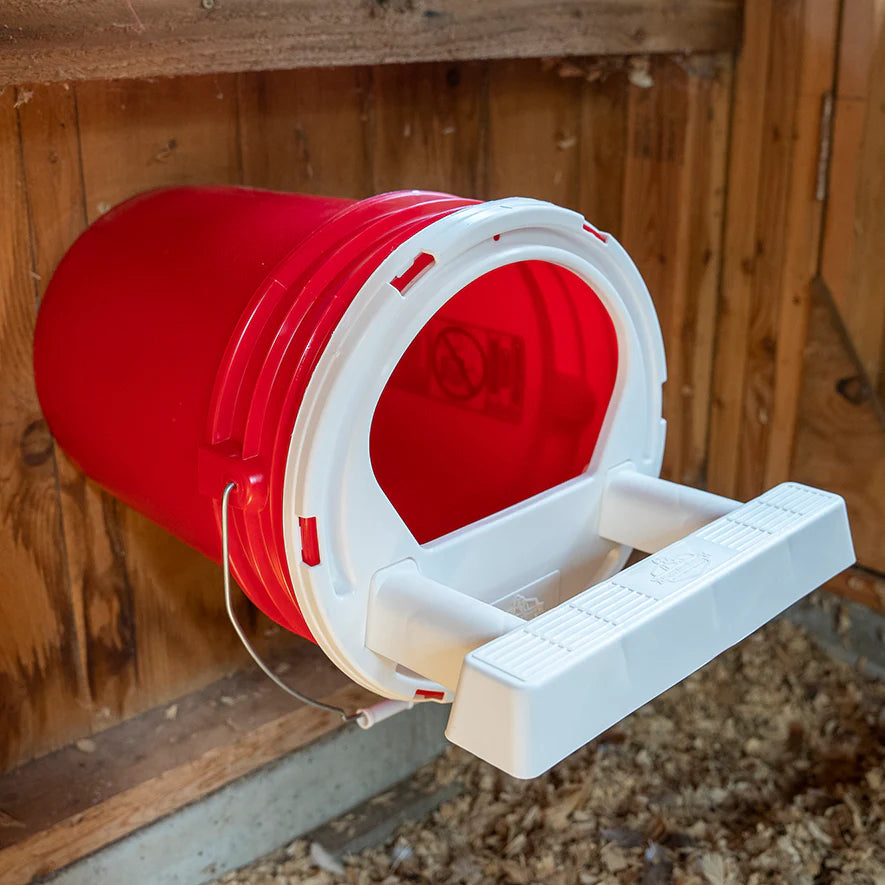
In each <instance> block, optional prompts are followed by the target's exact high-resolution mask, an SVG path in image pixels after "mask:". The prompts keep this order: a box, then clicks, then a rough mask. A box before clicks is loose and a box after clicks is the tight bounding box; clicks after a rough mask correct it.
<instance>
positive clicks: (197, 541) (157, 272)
mask: <svg viewBox="0 0 885 885" xmlns="http://www.w3.org/2000/svg"><path fill="white" fill-rule="evenodd" d="M471 202H473V201H470V200H463V199H460V198H457V197H452V196H449V195H443V194H433V193H427V192H419V191H409V192H403V193H398V194H387V195H382V196H380V197H374V198H372V199H369V200H364V201H362V202H351V201H348V200H338V199H326V198H321V197H305V196H300V195H296V194H278V193H271V192H269V191H258V190H252V189H247V188H231V187H180V188H169V189H163V190H157V191H150V192H147V193H145V194H141V195H139V196H137V197H134V198H132V199H130V200H128V201H126V202H125V203H122V204H121V205H119V206H117V207H116V208H114V209H113V210H111V211H110V212H108V213H107V214H106V215H104V216H102V218H100V219H99V220H98V221H96V222H95V223H94V224H93V225H91V226H90V227H89V228H88V230H86V231H85V232H84V233H83V234H82V235H81V236H80V238H79V239H78V240H77V241H76V243H75V244H74V245H73V246H72V247H71V249H70V250H69V252H68V254H67V255H66V256H65V258H64V259H63V260H62V262H61V264H60V265H59V267H58V269H57V270H56V272H55V275H54V276H53V279H52V281H51V283H50V285H49V287H48V290H47V292H46V296H45V298H44V299H43V303H42V305H41V309H40V313H39V316H38V321H37V329H36V333H35V341H34V365H35V371H36V380H37V391H38V394H39V397H40V402H41V405H42V407H43V411H44V414H45V416H46V419H47V421H48V422H49V426H50V428H51V429H52V432H53V434H54V435H55V437H56V439H57V440H58V442H59V444H60V445H61V446H62V448H63V449H65V451H66V452H68V454H69V455H70V456H71V457H72V458H73V459H74V460H75V461H76V462H77V463H78V464H79V465H80V467H81V468H82V469H83V470H84V472H86V473H87V474H88V475H89V476H91V477H92V478H93V479H95V480H96V481H97V482H98V483H100V484H101V485H102V486H104V487H105V488H106V489H108V490H109V491H111V492H112V493H113V494H115V495H116V496H117V497H119V498H121V499H122V500H123V501H125V502H126V503H127V504H129V505H130V506H132V507H134V508H135V509H137V510H139V511H141V512H142V513H145V514H146V515H147V516H149V517H150V518H151V519H153V520H155V521H156V522H157V523H159V524H160V525H162V526H164V527H165V528H167V529H168V530H169V531H171V532H172V533H173V534H175V535H176V536H178V537H179V538H181V539H182V540H184V541H186V542H187V543H188V544H190V545H191V546H193V547H195V548H196V549H197V550H199V551H201V552H202V553H204V554H205V555H207V556H209V557H210V558H212V559H214V560H215V561H216V562H218V561H220V559H221V533H220V512H221V511H220V500H221V494H222V492H223V489H224V486H225V484H226V483H227V482H230V481H233V482H236V483H237V484H238V485H237V490H236V491H235V492H234V494H233V495H232V496H231V504H232V512H231V533H232V537H231V563H232V568H233V572H234V575H235V577H236V578H237V581H238V582H239V584H240V586H241V587H242V588H243V590H244V591H245V592H246V593H247V595H248V596H249V597H250V598H251V599H252V601H253V602H255V604H256V605H258V606H259V607H260V608H261V609H262V610H263V611H265V612H266V613H267V614H268V615H269V616H270V617H272V618H273V619H274V620H276V621H277V622H279V623H280V624H282V625H283V626H286V627H288V628H289V629H291V630H294V631H295V632H297V633H301V634H302V635H304V636H308V637H309V636H310V632H309V630H308V628H307V625H306V624H305V622H304V619H303V617H302V615H301V612H300V610H299V609H298V605H297V602H296V600H295V593H294V590H293V587H292V581H291V578H290V576H289V571H288V567H287V563H286V556H285V548H284V542H283V526H282V494H283V481H284V478H285V461H286V455H287V452H288V444H289V438H290V436H291V433H292V427H293V426H294V422H295V416H296V415H297V411H298V405H299V404H300V402H301V398H302V396H303V394H304V389H305V387H306V385H307V382H308V380H309V379H310V375H311V372H312V371H313V367H314V366H315V365H316V360H317V359H318V358H319V355H320V354H321V353H322V349H323V347H324V346H325V344H326V342H327V340H328V338H329V336H330V335H331V332H332V330H333V329H334V328H335V325H336V324H337V322H338V320H339V319H340V317H341V315H342V314H343V312H344V311H345V310H346V308H347V306H348V305H349V304H350V302H351V301H352V299H353V297H354V296H355V295H356V293H357V292H358V290H359V288H360V286H361V285H362V283H363V282H364V281H365V279H366V278H367V277H368V275H369V274H370V273H371V271H372V270H373V269H374V268H375V267H377V265H378V263H379V262H380V261H381V260H382V259H383V258H384V257H386V256H387V255H388V254H389V253H390V251H391V250H392V249H393V248H395V247H396V246H397V245H399V244H400V243H401V242H403V240H405V239H407V238H408V237H409V236H411V235H412V234H413V233H416V232H417V231H418V230H420V229H421V228H423V227H425V226H426V225H427V224H429V223H431V222H432V221H434V220H436V219H437V218H439V217H441V215H444V214H447V213H449V212H452V211H454V210H455V209H458V208H461V207H462V206H465V205H468V204H469V203H471ZM213 487H215V488H214V492H213ZM305 515H306V516H315V514H305ZM321 548H322V539H321V538H320V539H319V540H318V549H321Z"/></svg>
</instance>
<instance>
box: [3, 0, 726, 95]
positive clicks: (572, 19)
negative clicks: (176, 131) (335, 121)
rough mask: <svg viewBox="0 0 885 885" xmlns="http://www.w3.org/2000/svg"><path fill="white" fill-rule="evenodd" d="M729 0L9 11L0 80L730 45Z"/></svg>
mask: <svg viewBox="0 0 885 885" xmlns="http://www.w3.org/2000/svg"><path fill="white" fill-rule="evenodd" d="M739 20H740V3H739V2H738V0H691V2H684V0H635V2H631V3H629V4H625V3H623V2H620V0H567V2H566V0H553V2H546V3H537V2H534V0H489V2H485V3H476V2H474V0H436V2H434V3H433V4H432V5H428V4H426V3H410V2H395V3H384V2H380V0H378V2H364V0H334V2H327V3H314V2H310V0H250V2H243V0H240V2H236V0H232V2H225V3H222V2H217V0H203V2H202V3H199V2H195V3H192V4H187V5H183V4H182V3H180V2H179V0H135V2H127V3H119V2H116V0H84V2H79V3H77V4H74V5H70V4H69V6H68V7H67V8H66V10H65V15H64V16H59V15H58V14H57V10H56V9H55V6H54V5H53V4H52V3H50V2H47V0H21V2H18V3H15V4H14V5H13V6H12V7H11V8H9V9H7V10H6V11H5V14H4V19H3V22H2V23H0V45H2V52H0V86H3V85H5V84H7V83H25V82H31V81H35V82H40V81H47V80H72V79H93V78H116V77H149V76H162V75H166V76H169V75H173V74H184V73H210V72H218V71H248V70H266V69H271V68H295V67H318V66H319V67H329V66H334V65H359V64H379V63H380V64H388V63H391V62H416V61H438V60H442V61H449V60H458V59H477V58H519V57H524V58H525V57H543V56H549V55H581V54H588V55H589V54H604V53H616V54H622V53H624V54H629V53H650V52H706V51H721V50H731V49H733V48H735V46H736V42H737V39H738V36H739V32H740V24H739Z"/></svg>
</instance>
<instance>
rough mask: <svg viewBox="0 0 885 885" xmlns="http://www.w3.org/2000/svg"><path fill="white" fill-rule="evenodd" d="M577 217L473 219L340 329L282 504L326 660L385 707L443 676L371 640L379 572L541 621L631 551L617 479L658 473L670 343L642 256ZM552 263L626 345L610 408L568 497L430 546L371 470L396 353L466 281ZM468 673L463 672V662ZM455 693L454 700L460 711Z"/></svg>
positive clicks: (384, 286) (314, 387)
mask: <svg viewBox="0 0 885 885" xmlns="http://www.w3.org/2000/svg"><path fill="white" fill-rule="evenodd" d="M584 225H585V221H584V219H583V217H582V216H581V215H579V214H578V213H576V212H571V211H569V210H567V209H563V208H560V207H558V206H554V205H552V204H550V203H544V202H540V201H538V200H530V199H523V198H513V199H507V200H498V201H493V202H489V203H482V204H479V205H475V206H469V207H467V208H465V209H461V210H459V211H457V212H454V213H453V214H451V215H449V216H446V217H445V218H443V219H441V220H439V221H437V222H434V223H433V224H431V225H429V226H428V227H426V228H424V229H423V230H422V231H420V232H419V233H418V234H416V235H415V236H413V237H412V238H411V239H409V240H408V241H406V242H405V243H404V244H403V245H402V246H400V247H398V248H397V249H396V250H395V251H394V252H393V253H392V254H391V255H390V256H389V257H388V258H387V259H386V260H385V261H383V262H382V263H381V265H380V266H379V267H378V269H377V270H376V271H375V272H374V273H373V274H372V275H371V277H370V278H369V280H368V281H367V282H366V283H365V285H364V286H363V287H362V289H361V290H360V292H359V294H358V295H357V297H356V298H355V299H354V301H353V303H352V304H351V305H350V307H349V308H348V309H347V311H346V312H345V315H344V317H343V318H342V320H341V321H340V322H339V324H338V326H337V327H336V328H335V331H334V333H333V334H332V336H331V338H330V340H329V343H328V345H327V346H326V348H325V350H324V351H323V353H322V355H321V356H320V359H319V361H318V364H317V367H316V369H315V370H314V373H313V375H312V377H311V380H310V383H309V385H308V388H307V391H306V393H305V397H304V400H303V402H302V405H301V407H300V408H299V411H298V417H297V420H296V424H295V428H294V431H293V434H292V441H291V445H290V450H289V459H288V463H287V468H286V480H285V490H284V500H283V521H284V536H285V541H286V554H287V560H288V565H289V572H290V575H291V578H292V583H293V585H294V588H295V594H296V597H297V601H298V605H299V607H300V608H301V611H302V612H303V614H304V617H305V620H306V621H307V624H308V626H309V627H310V629H311V632H312V633H313V635H314V637H315V638H316V640H317V642H318V643H319V645H320V647H321V648H322V649H323V651H324V652H325V653H326V654H327V655H328V656H329V658H331V660H332V661H333V662H334V663H335V664H336V665H337V666H338V667H339V668H340V669H342V670H343V671H344V672H345V673H346V674H347V675H348V676H350V677H351V678H352V679H354V680H355V681H356V682H359V683H360V684H361V685H363V686H365V687H366V688H368V689H369V690H371V691H374V692H376V693H377V694H380V695H382V696H385V697H391V698H398V699H401V700H412V699H414V698H415V696H416V692H419V691H421V692H428V691H429V692H439V691H442V690H443V688H444V686H441V685H440V684H439V683H438V682H436V681H435V680H434V679H432V678H429V677H427V676H424V675H419V674H418V673H417V672H415V671H414V668H412V667H410V666H409V665H408V664H405V663H404V662H403V661H398V660H395V659H394V658H392V657H390V656H388V655H386V654H384V653H381V652H379V651H378V650H376V649H375V648H373V647H372V646H371V645H370V644H367V641H366V631H367V623H368V620H369V608H370V600H371V599H372V594H373V593H374V588H375V586H376V576H378V575H381V574H383V573H384V572H385V570H386V569H387V568H389V567H390V566H392V565H395V564H396V563H400V562H403V561H405V560H411V561H412V562H414V563H415V566H416V568H417V570H418V572H419V573H420V574H421V575H422V576H423V577H424V578H426V579H428V580H431V581H436V582H438V583H439V584H443V585H445V586H446V587H449V588H452V589H453V590H456V591H459V592H460V593H462V594H466V595H468V596H470V597H473V598H474V599H476V600H479V601H480V602H482V603H499V604H500V606H501V607H502V608H506V609H507V610H508V611H511V612H534V611H543V610H546V609H549V608H552V607H553V606H556V605H558V604H559V603H560V602H562V601H563V600H565V599H567V598H568V597H569V596H573V595H574V594H575V593H577V592H579V591H580V590H583V589H584V588H585V587H587V586H588V585H589V584H591V583H594V582H595V581H598V580H600V579H601V578H603V577H606V576H608V575H611V574H613V573H614V572H616V571H617V570H618V569H619V568H620V567H621V566H622V565H623V563H624V561H625V560H626V558H627V556H628V555H629V553H630V549H629V547H627V546H625V545H623V544H619V543H615V542H613V541H610V540H608V539H606V538H603V537H601V536H600V535H599V534H598V531H597V522H598V518H599V502H600V498H601V495H602V490H603V487H604V485H605V477H606V475H607V473H608V471H609V470H610V469H611V468H612V467H614V466H616V465H618V464H621V463H623V462H626V461H629V462H631V463H632V464H633V465H635V467H636V469H637V470H639V471H640V472H643V473H647V474H649V475H655V476H656V475H657V474H658V472H659V471H660V465H661V456H662V453H663V445H664V423H663V421H662V420H661V385H662V383H663V382H664V380H665V365H664V351H663V341H662V338H661V332H660V327H659V324H658V319H657V316H656V314H655V310H654V306H653V304H652V301H651V297H650V296H649V294H648V290H647V289H646V287H645V285H644V283H643V281H642V278H641V277H640V275H639V273H638V271H637V270H636V268H635V266H634V265H633V263H632V262H631V261H630V258H629V257H628V256H627V254H626V253H625V252H624V250H623V249H622V248H621V247H620V245H619V244H618V243H617V242H616V241H615V240H614V239H613V238H612V237H610V236H605V237H603V238H600V236H597V235H596V234H595V233H593V232H592V231H589V230H587V229H586V228H585V226H584ZM422 252H425V253H429V254H431V255H433V258H434V262H433V264H432V265H431V266H430V267H428V268H427V269H426V270H424V271H423V272H422V273H421V274H420V275H419V276H418V277H417V278H416V279H415V281H414V282H412V283H410V284H409V286H408V287H407V288H406V289H404V290H403V292H400V291H399V290H398V289H397V288H395V287H394V286H393V285H392V280H394V279H395V278H396V277H398V276H400V275H401V274H402V273H403V272H404V271H405V270H407V269H408V268H409V267H410V266H411V265H412V264H413V262H414V261H415V258H416V257H417V256H418V255H420V254H421V253H422ZM530 260H539V261H548V262H551V263H553V264H557V265H559V266H561V267H564V268H566V269H568V270H570V271H572V272H573V273H575V274H576V275H577V276H579V277H580V278H581V279H583V280H585V281H586V282H587V283H588V285H589V286H590V287H591V288H592V290H593V292H594V293H595V294H596V295H597V296H598V297H599V298H600V299H601V300H602V302H603V303H604V304H605V306H606V308H607V310H608V312H609V314H610V316H611V318H612V322H613V324H614V326H615V332H616V335H617V338H618V358H619V365H618V375H617V378H616V381H615V387H614V392H613V396H612V401H611V404H610V406H609V409H608V412H607V414H606V418H605V422H604V424H603V428H602V431H601V433H600V437H599V440H598V442H597V446H596V449H595V451H594V455H593V460H592V462H591V464H590V465H589V466H588V470H587V472H586V473H585V474H584V475H582V476H580V477H578V478H576V479H574V480H572V481H570V482H568V483H565V484H564V485H562V486H559V487H557V488H554V489H551V490H550V491H548V492H545V493H543V494H541V495H538V496H536V497H535V498H531V499H528V500H526V501H522V502H520V503H519V504H517V505H515V506H514V507H511V508H508V509H507V510H505V511H503V512H501V513H499V514H496V515H494V516H490V517H489V518H487V519H484V520H482V521H480V522H477V523H474V524H473V525H469V526H466V527H465V528H463V529H460V530H458V531H456V532H453V533H452V534H450V535H447V536H445V537H442V538H439V539H438V540H436V541H433V542H431V543H429V544H425V545H419V544H418V543H417V542H416V540H415V538H414V537H413V536H412V535H411V534H410V532H409V530H408V529H407V528H406V526H405V524H404V523H403V521H402V519H401V518H400V516H399V514H398V513H397V512H396V510H395V509H394V508H393V506H392V505H391V503H390V501H389V500H388V499H387V497H386V496H385V495H384V493H383V491H382V490H381V488H380V486H379V485H378V482H377V480H376V479H375V474H374V472H373V470H372V465H371V462H370V457H369V433H370V429H371V424H372V418H373V416H374V412H375V406H376V404H377V402H378V399H379V397H380V395H381V393H382V391H383V389H384V386H385V385H386V383H387V381H388V379H389V378H390V375H391V373H392V372H393V370H394V368H395V367H396V364H397V363H398V361H399V359H400V357H401V356H402V355H403V353H405V351H406V349H407V348H408V346H409V345H410V344H411V342H412V341H413V340H414V339H415V337H416V335H417V334H418V333H419V332H420V331H421V329H422V328H423V327H424V326H425V325H426V324H427V322H428V321H429V320H430V318H431V317H432V316H433V315H434V314H435V313H436V311H437V310H439V309H440V308H441V307H442V306H443V305H444V304H445V303H446V301H448V300H449V299H450V298H451V297H452V296H454V295H455V294H456V293H457V292H458V291H460V290H461V289H462V288H464V286H466V285H467V284H468V283H471V282H472V281H474V280H475V279H477V278H478V277H480V276H482V275H483V274H485V273H487V272H489V271H490V270H492V269H494V268H496V267H500V266H503V265H507V264H511V263H513V262H518V261H530ZM299 517H315V518H316V525H317V536H318V540H319V548H320V557H321V561H320V563H319V565H316V566H307V565H305V564H304V563H303V562H302V560H301V539H300V532H299V522H298V519H299ZM458 666H460V664H459V665H458ZM451 698H452V693H451V690H447V691H446V692H445V694H444V696H443V699H444V700H451Z"/></svg>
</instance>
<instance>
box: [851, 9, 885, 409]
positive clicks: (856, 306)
mask: <svg viewBox="0 0 885 885" xmlns="http://www.w3.org/2000/svg"><path fill="white" fill-rule="evenodd" d="M874 33H876V35H877V40H878V42H877V45H876V47H875V51H874V55H873V58H872V61H871V64H870V77H869V84H870V85H869V100H868V102H867V107H866V114H865V118H864V126H863V135H862V141H861V149H860V155H859V158H858V172H857V174H858V185H859V189H858V196H857V204H856V208H855V213H854V224H853V225H852V229H853V230H854V231H855V232H856V236H857V239H856V240H855V243H854V252H853V262H852V264H853V266H852V268H851V275H850V277H849V289H848V291H847V292H846V293H845V297H844V299H843V302H842V305H841V308H842V317H843V322H844V323H845V325H846V327H847V329H848V331H849V334H850V335H851V341H852V344H853V346H854V348H855V350H856V352H857V355H858V357H859V359H860V361H861V364H862V366H863V369H864V372H865V373H866V375H867V377H868V378H869V379H870V382H871V384H872V385H873V388H874V390H875V391H876V393H877V395H878V396H879V399H880V402H885V286H883V285H882V280H883V279H885V249H883V243H885V4H882V12H881V14H880V15H879V20H878V29H877V31H875V32H874Z"/></svg>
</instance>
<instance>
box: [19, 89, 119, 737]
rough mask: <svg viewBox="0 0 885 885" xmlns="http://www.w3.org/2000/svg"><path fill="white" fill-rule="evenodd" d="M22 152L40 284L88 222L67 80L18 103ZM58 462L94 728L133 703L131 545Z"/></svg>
mask: <svg viewBox="0 0 885 885" xmlns="http://www.w3.org/2000/svg"><path fill="white" fill-rule="evenodd" d="M19 118H20V123H21V136H22V153H23V159H24V168H25V175H26V179H27V188H28V201H29V205H30V211H31V214H32V216H33V217H34V218H35V219H37V220H39V223H38V224H35V226H34V230H33V235H32V246H33V251H34V267H35V269H36V273H37V276H38V278H39V279H38V283H37V286H38V290H39V293H40V295H41V296H42V293H43V291H44V290H45V287H46V285H47V283H48V282H49V279H50V277H51V275H52V272H53V270H54V269H55V266H56V265H57V264H58V262H59V261H60V260H61V257H62V256H63V255H64V253H65V251H66V250H67V249H68V247H69V246H70V245H71V244H72V243H73V241H74V240H75V239H76V237H77V235H78V234H79V233H80V232H81V231H82V230H83V229H84V228H85V226H86V205H85V195H84V191H83V176H82V164H81V159H80V140H79V133H78V128H77V127H78V121H77V105H76V95H75V92H74V90H73V89H71V88H70V87H69V86H66V85H61V84H58V85H52V86H40V87H35V88H34V90H33V95H31V97H30V99H29V100H28V101H27V103H25V104H23V105H21V106H20V108H19ZM56 460H57V467H58V478H59V491H60V502H61V507H62V524H63V528H64V536H65V544H64V549H65V553H66V556H67V567H68V573H69V575H70V588H71V601H72V604H73V607H74V612H75V616H76V623H77V634H78V636H79V642H78V649H79V653H80V658H81V665H82V667H83V668H84V671H85V672H86V674H87V678H88V689H89V713H90V719H91V720H92V722H93V724H94V726H95V727H101V726H102V725H106V724H107V723H108V722H109V720H110V719H111V717H118V716H120V715H121V714H123V713H124V712H125V711H126V710H128V709H129V708H130V706H131V701H132V694H133V692H134V691H135V669H134V668H135V637H134V635H133V622H132V595H131V588H130V587H129V585H128V577H127V574H126V566H125V555H124V554H125V551H124V550H123V549H122V547H121V545H120V544H119V543H116V536H117V534H118V532H117V530H116V527H115V526H114V513H115V512H116V511H115V509H114V506H113V503H112V502H111V501H110V499H109V498H108V497H107V496H106V495H105V494H104V493H102V492H101V491H100V490H99V489H98V488H97V487H96V486H95V485H94V484H93V483H90V482H88V481H87V480H86V478H85V477H84V476H83V474H81V473H80V472H79V470H78V469H77V468H76V467H75V466H74V465H73V464H71V462H70V461H69V460H68V459H67V458H66V457H65V456H64V454H63V453H62V452H60V451H57V452H56Z"/></svg>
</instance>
